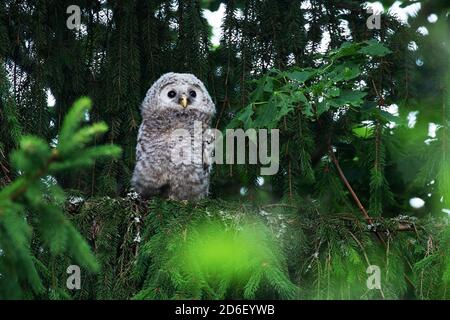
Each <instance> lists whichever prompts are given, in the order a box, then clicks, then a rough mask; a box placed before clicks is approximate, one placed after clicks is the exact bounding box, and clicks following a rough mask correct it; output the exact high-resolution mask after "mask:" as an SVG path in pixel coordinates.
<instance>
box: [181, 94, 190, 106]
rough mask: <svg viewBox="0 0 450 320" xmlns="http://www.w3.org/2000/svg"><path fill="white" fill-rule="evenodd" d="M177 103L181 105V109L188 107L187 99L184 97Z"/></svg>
mask: <svg viewBox="0 0 450 320" xmlns="http://www.w3.org/2000/svg"><path fill="white" fill-rule="evenodd" d="M179 103H180V104H181V106H182V107H183V108H186V107H187V105H188V100H187V98H186V96H185V95H183V96H181V98H180V100H179Z"/></svg>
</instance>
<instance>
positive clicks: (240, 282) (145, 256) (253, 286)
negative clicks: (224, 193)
mask: <svg viewBox="0 0 450 320" xmlns="http://www.w3.org/2000/svg"><path fill="white" fill-rule="evenodd" d="M168 205H169V206H170V207H171V208H170V209H169V208H164V207H166V206H167V205H164V204H161V203H158V202H156V203H155V202H154V203H152V204H151V206H150V215H149V216H148V217H147V224H149V225H151V226H153V228H152V229H153V230H154V231H156V233H155V234H154V235H149V234H147V235H145V237H144V239H148V241H147V242H146V243H145V245H144V246H143V247H142V249H141V251H140V256H139V258H138V265H137V274H138V275H139V277H140V278H141V282H143V283H144V289H143V290H141V291H140V292H139V293H138V294H137V295H136V296H135V298H136V299H174V298H176V299H238V298H244V299H254V298H255V297H278V298H282V299H289V298H294V297H295V296H296V291H297V289H296V287H295V285H294V284H292V282H291V281H290V280H289V278H288V277H287V276H286V273H285V267H283V266H284V265H285V261H283V259H284V257H283V256H282V254H281V252H280V249H279V248H278V247H277V245H278V244H277V242H276V239H275V237H274V236H273V234H272V232H271V231H270V230H269V229H268V228H267V227H266V226H265V225H264V223H263V222H262V221H260V220H255V218H257V217H256V216H253V217H252V218H250V219H249V218H247V217H246V215H247V212H246V211H247V210H238V211H236V209H234V208H233V206H229V205H225V206H224V205H220V206H217V207H211V206H209V207H205V206H204V205H203V204H199V205H197V206H196V207H194V208H192V207H183V206H180V205H177V204H175V205H174V204H170V203H169V204H168ZM161 207H163V208H164V209H166V210H167V209H169V210H167V214H166V213H165V212H164V213H162V212H161V213H160V212H158V211H159V210H161ZM224 210H226V211H225V212H224ZM164 211H165V210H164ZM153 212H154V213H153ZM249 212H251V211H249ZM174 213H176V214H174ZM205 213H206V214H205ZM180 220H182V221H183V222H182V223H180Z"/></svg>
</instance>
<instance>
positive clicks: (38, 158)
mask: <svg viewBox="0 0 450 320" xmlns="http://www.w3.org/2000/svg"><path fill="white" fill-rule="evenodd" d="M90 106H91V102H90V100H89V99H87V98H83V99H81V100H79V101H77V102H76V103H75V104H74V107H73V109H72V110H71V111H70V112H69V114H68V116H67V118H66V119H65V121H64V124H63V126H62V129H61V135H60V138H61V139H60V141H58V144H57V146H56V147H55V148H50V147H49V146H48V144H47V143H46V142H45V141H43V140H42V139H40V138H37V137H33V136H24V137H22V138H21V140H20V144H19V146H20V147H19V149H17V150H15V151H14V152H13V153H12V155H11V163H12V166H13V168H14V169H15V170H16V171H17V172H18V173H19V177H18V178H17V179H16V180H15V181H14V182H13V183H11V184H9V185H8V186H6V187H5V188H3V189H2V190H1V192H0V230H1V233H0V234H1V237H0V249H1V255H0V274H1V278H0V284H1V285H0V298H2V299H5V298H9V299H11V298H24V297H31V296H32V295H33V294H43V293H44V292H45V291H46V290H49V288H47V287H45V286H44V284H43V282H42V281H41V279H40V275H39V271H38V269H39V267H42V268H44V270H43V271H44V272H48V269H47V268H46V267H45V266H44V265H43V264H41V262H40V261H39V259H38V258H37V257H36V254H35V253H34V252H32V250H31V249H32V245H33V246H35V247H37V248H39V250H42V251H48V252H49V255H51V256H52V257H57V256H59V255H61V254H64V253H66V254H69V255H70V256H71V257H72V258H73V259H74V260H73V261H74V263H77V264H79V265H81V266H83V267H84V268H86V270H89V271H93V272H95V271H98V269H99V265H98V263H97V261H96V260H95V258H94V256H93V255H92V253H91V251H90V248H89V246H88V244H87V243H86V242H85V241H84V240H83V238H82V237H81V235H80V234H79V233H78V231H77V230H76V229H75V228H74V226H73V225H72V224H71V223H70V222H69V221H68V220H67V218H66V217H65V215H64V213H63V211H62V208H61V206H62V205H63V202H64V192H63V190H62V189H61V188H60V187H59V186H58V185H57V184H56V183H55V182H54V178H53V177H52V176H53V175H54V174H57V173H58V172H60V171H61V170H67V169H78V168H81V167H84V166H86V165H89V164H91V163H93V161H94V160H95V159H99V158H102V157H105V156H107V157H109V156H118V155H119V154H120V149H119V148H118V147H116V146H112V145H111V146H107V147H90V148H86V147H85V144H86V143H88V142H90V141H92V140H93V139H94V137H95V136H96V135H97V134H99V133H102V132H104V131H105V130H106V127H105V126H102V125H100V126H99V125H96V124H93V125H92V126H87V127H83V128H80V124H81V122H82V120H83V117H84V114H85V112H88V110H89V109H90ZM41 271H42V270H41ZM26 288H30V289H31V291H28V290H26Z"/></svg>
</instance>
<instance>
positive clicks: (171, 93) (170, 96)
mask: <svg viewBox="0 0 450 320" xmlns="http://www.w3.org/2000/svg"><path fill="white" fill-rule="evenodd" d="M176 95H177V93H176V92H175V91H173V90H170V91H169V92H168V93H167V96H168V97H169V98H173V97H175V96H176Z"/></svg>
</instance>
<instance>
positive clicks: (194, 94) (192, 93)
mask: <svg viewBox="0 0 450 320" xmlns="http://www.w3.org/2000/svg"><path fill="white" fill-rule="evenodd" d="M189 95H190V96H191V97H192V98H195V97H196V96H197V92H195V91H194V90H191V91H190V92H189Z"/></svg>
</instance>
